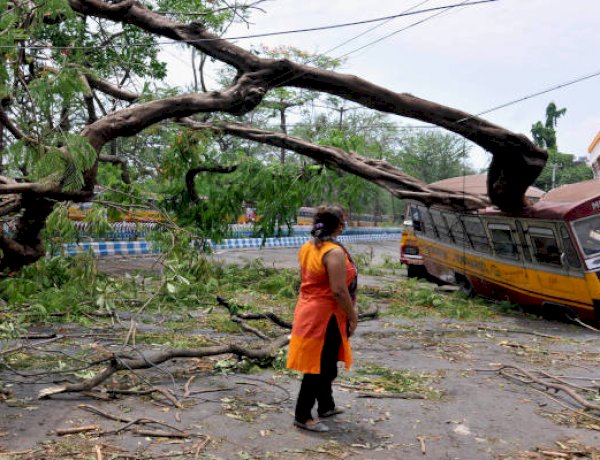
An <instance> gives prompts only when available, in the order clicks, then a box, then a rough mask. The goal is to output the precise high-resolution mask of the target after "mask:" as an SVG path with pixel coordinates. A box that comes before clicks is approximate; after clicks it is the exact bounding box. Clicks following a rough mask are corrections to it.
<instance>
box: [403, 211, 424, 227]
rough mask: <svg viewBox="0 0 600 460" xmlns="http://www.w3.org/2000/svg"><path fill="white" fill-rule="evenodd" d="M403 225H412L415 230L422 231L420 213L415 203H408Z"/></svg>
mask: <svg viewBox="0 0 600 460" xmlns="http://www.w3.org/2000/svg"><path fill="white" fill-rule="evenodd" d="M405 225H412V227H413V229H414V231H415V232H422V231H424V230H423V228H424V225H423V222H422V220H421V215H420V214H419V210H418V209H417V207H416V206H415V205H412V204H409V205H408V209H407V211H406V222H405Z"/></svg>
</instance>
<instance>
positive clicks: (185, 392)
mask: <svg viewBox="0 0 600 460" xmlns="http://www.w3.org/2000/svg"><path fill="white" fill-rule="evenodd" d="M195 378H196V376H195V375H192V376H191V377H190V378H189V379H188V381H187V382H185V385H184V386H183V397H184V398H187V397H188V396H189V395H190V385H191V384H192V382H193V381H194V379H195Z"/></svg>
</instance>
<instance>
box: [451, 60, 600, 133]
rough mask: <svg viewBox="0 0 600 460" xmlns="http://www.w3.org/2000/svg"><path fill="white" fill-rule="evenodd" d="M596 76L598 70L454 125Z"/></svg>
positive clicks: (599, 72)
mask: <svg viewBox="0 0 600 460" xmlns="http://www.w3.org/2000/svg"><path fill="white" fill-rule="evenodd" d="M598 76H600V70H599V71H597V72H594V73H591V74H589V75H585V76H583V77H577V78H575V79H573V80H569V81H566V82H564V83H559V84H558V85H554V86H551V87H550V88H546V89H543V90H541V91H537V92H535V93H532V94H529V95H527V96H523V97H520V98H518V99H514V100H512V101H509V102H506V103H504V104H500V105H497V106H495V107H492V108H491V109H487V110H484V111H483V112H479V113H476V114H475V115H471V116H469V117H464V118H461V119H460V120H458V121H457V122H456V123H464V122H465V121H467V120H471V119H473V118H476V117H479V116H481V115H485V114H487V113H490V112H495V111H496V110H500V109H503V108H505V107H509V106H511V105H514V104H518V103H519V102H523V101H526V100H528V99H533V98H534V97H537V96H541V95H542V94H547V93H551V92H553V91H556V90H559V89H562V88H566V87H567V86H571V85H574V84H576V83H581V82H582V81H585V80H589V79H590V78H594V77H598Z"/></svg>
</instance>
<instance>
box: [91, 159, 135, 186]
mask: <svg viewBox="0 0 600 460" xmlns="http://www.w3.org/2000/svg"><path fill="white" fill-rule="evenodd" d="M98 161H102V162H104V163H112V164H114V165H119V166H121V180H122V181H123V182H125V183H126V184H131V177H130V176H129V167H128V166H127V160H126V159H125V158H121V157H118V156H116V155H100V156H99V157H98Z"/></svg>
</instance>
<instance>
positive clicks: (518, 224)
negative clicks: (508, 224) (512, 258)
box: [515, 220, 533, 262]
mask: <svg viewBox="0 0 600 460" xmlns="http://www.w3.org/2000/svg"><path fill="white" fill-rule="evenodd" d="M515 226H516V227H517V235H518V236H519V240H520V241H521V242H522V245H521V249H522V250H523V258H524V259H525V260H526V261H527V262H531V261H532V260H533V259H532V257H531V251H530V250H529V245H528V244H527V243H526V241H527V239H526V238H525V230H523V224H522V223H521V221H520V220H515Z"/></svg>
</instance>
